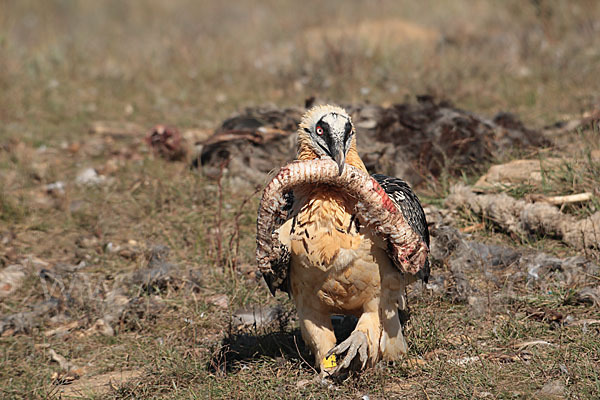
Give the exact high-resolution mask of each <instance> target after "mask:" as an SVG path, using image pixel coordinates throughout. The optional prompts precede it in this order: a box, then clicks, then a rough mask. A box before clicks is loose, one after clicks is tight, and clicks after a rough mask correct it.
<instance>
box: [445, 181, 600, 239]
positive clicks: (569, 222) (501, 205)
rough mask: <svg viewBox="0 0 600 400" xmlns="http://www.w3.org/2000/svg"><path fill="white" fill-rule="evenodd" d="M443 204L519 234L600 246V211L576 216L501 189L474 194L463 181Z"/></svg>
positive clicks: (452, 190)
mask: <svg viewBox="0 0 600 400" xmlns="http://www.w3.org/2000/svg"><path fill="white" fill-rule="evenodd" d="M446 206H447V207H450V208H453V209H460V208H464V209H466V210H468V211H471V212H473V213H474V214H476V215H478V216H481V217H483V218H486V219H489V220H491V221H492V222H494V223H495V224H496V225H498V226H500V227H501V228H502V229H504V230H506V231H508V232H509V233H514V234H517V235H518V236H526V235H527V234H530V233H533V234H540V235H548V236H551V237H556V238H558V239H561V240H562V241H563V242H565V243H566V244H568V245H569V246H572V247H574V248H577V249H583V248H596V249H599V248H600V212H596V213H595V214H593V215H591V216H590V217H588V218H584V219H580V220H577V219H576V218H575V217H574V216H572V215H568V214H563V213H561V212H560V211H559V210H558V209H557V208H556V207H554V206H552V205H550V204H546V203H533V204H532V203H528V202H527V201H525V200H516V199H514V198H512V197H510V196H508V195H507V194H504V193H502V194H484V195H477V194H475V193H474V192H473V190H472V189H471V188H469V187H468V186H464V185H456V186H454V187H453V188H452V189H451V192H450V195H449V196H448V198H447V199H446Z"/></svg>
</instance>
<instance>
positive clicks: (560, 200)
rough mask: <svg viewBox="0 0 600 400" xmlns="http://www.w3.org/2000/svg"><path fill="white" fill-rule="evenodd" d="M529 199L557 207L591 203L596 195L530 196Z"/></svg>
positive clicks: (589, 193)
mask: <svg viewBox="0 0 600 400" xmlns="http://www.w3.org/2000/svg"><path fill="white" fill-rule="evenodd" d="M529 198H530V199H531V200H532V201H541V202H544V203H548V204H552V205H555V206H560V205H563V204H570V203H582V202H585V201H590V200H591V199H593V198H594V194H593V193H591V192H585V193H577V194H570V195H567V196H543V195H530V196H529Z"/></svg>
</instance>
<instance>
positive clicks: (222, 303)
mask: <svg viewBox="0 0 600 400" xmlns="http://www.w3.org/2000/svg"><path fill="white" fill-rule="evenodd" d="M206 302H207V303H209V304H212V305H214V306H217V307H219V308H228V307H229V297H228V296H227V295H226V294H215V295H213V296H210V297H207V298H206Z"/></svg>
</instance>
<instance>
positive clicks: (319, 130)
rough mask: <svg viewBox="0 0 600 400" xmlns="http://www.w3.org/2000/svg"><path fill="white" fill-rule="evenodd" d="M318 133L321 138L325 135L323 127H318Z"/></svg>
mask: <svg viewBox="0 0 600 400" xmlns="http://www.w3.org/2000/svg"><path fill="white" fill-rule="evenodd" d="M316 131H317V135H319V136H321V135H323V128H322V127H320V126H317V128H316Z"/></svg>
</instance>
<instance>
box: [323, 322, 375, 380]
mask: <svg viewBox="0 0 600 400" xmlns="http://www.w3.org/2000/svg"><path fill="white" fill-rule="evenodd" d="M344 353H345V354H346V355H345V356H344V358H343V360H342V361H341V362H339V363H338V366H337V367H336V368H335V369H334V370H332V371H331V372H330V374H331V375H333V376H336V375H339V374H340V373H341V372H343V371H345V370H348V369H350V367H351V365H352V362H353V361H354V360H355V359H356V356H357V355H358V360H359V361H360V368H359V370H363V369H364V368H365V366H366V365H367V361H368V360H369V342H368V340H367V335H365V333H364V332H362V331H354V332H352V334H351V335H350V337H349V338H348V339H346V340H344V341H343V342H342V343H340V344H338V345H337V346H335V347H334V348H333V349H331V350H329V352H328V353H327V355H326V356H325V357H330V356H331V355H332V354H335V355H336V356H337V355H342V354H344Z"/></svg>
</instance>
